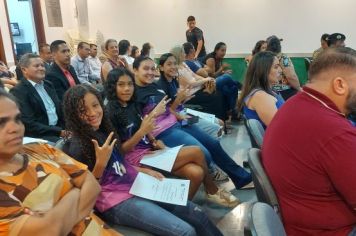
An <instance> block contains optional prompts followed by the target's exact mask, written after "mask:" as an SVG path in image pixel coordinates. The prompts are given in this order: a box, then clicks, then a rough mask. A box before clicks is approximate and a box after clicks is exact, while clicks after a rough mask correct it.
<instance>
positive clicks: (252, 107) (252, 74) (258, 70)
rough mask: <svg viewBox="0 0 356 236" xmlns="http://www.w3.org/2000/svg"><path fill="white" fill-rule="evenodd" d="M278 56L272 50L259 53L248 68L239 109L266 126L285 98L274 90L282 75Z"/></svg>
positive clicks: (247, 117) (247, 116) (249, 117)
mask: <svg viewBox="0 0 356 236" xmlns="http://www.w3.org/2000/svg"><path fill="white" fill-rule="evenodd" d="M281 73H282V70H281V67H280V65H279V61H278V58H277V57H276V55H275V54H274V53H272V52H259V53H257V54H256V55H255V56H254V57H253V59H252V61H251V63H250V65H249V67H248V68H247V72H246V77H245V81H244V85H243V87H242V92H241V96H240V98H239V102H238V109H239V110H240V111H242V112H243V113H244V114H245V117H246V119H256V120H258V121H260V122H261V124H262V126H263V127H264V128H266V127H267V126H268V125H269V123H270V122H271V120H272V118H273V116H274V115H275V114H276V112H277V110H278V108H279V107H281V106H282V105H283V103H284V100H283V98H282V97H281V96H280V95H279V94H277V93H275V92H274V91H273V90H272V86H273V85H274V84H278V81H279V79H280V77H281Z"/></svg>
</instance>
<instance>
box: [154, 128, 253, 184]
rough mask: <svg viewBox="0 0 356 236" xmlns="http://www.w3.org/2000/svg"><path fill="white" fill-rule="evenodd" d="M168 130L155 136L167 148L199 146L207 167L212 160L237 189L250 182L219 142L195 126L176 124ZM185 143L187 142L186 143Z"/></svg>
mask: <svg viewBox="0 0 356 236" xmlns="http://www.w3.org/2000/svg"><path fill="white" fill-rule="evenodd" d="M170 129H172V130H170ZM170 129H168V130H165V131H164V132H163V133H161V134H160V135H158V136H157V138H158V139H161V140H162V141H163V142H164V143H165V144H166V145H167V146H168V147H174V146H178V145H181V144H187V145H197V146H199V147H200V148H201V149H202V151H203V152H204V154H205V158H206V160H207V162H208V165H210V163H211V160H213V161H214V163H215V164H216V165H217V166H219V167H220V168H221V169H222V170H223V171H224V172H225V173H226V174H227V175H228V176H229V177H230V178H231V180H232V182H233V183H234V185H235V187H236V188H237V189H239V188H241V187H243V186H245V185H246V184H247V183H250V182H251V181H252V177H251V174H250V173H248V172H247V171H246V170H245V169H244V168H242V167H241V166H239V165H237V164H236V163H235V161H234V160H232V159H231V158H230V157H229V155H227V153H226V152H225V151H224V149H223V148H222V147H221V145H220V142H219V140H217V139H215V138H213V137H211V136H209V135H207V134H206V133H205V132H204V131H202V130H201V129H200V128H199V127H198V126H197V125H196V124H193V125H187V126H180V124H178V125H176V126H174V127H172V128H170ZM167 131H168V132H167ZM166 132H167V133H166ZM186 141H189V142H188V143H186ZM192 141H194V142H195V144H192V143H191V142H192ZM196 142H197V143H196ZM209 161H210V162H209Z"/></svg>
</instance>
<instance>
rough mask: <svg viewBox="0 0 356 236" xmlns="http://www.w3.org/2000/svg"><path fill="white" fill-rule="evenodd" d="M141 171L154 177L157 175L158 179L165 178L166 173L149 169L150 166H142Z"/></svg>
mask: <svg viewBox="0 0 356 236" xmlns="http://www.w3.org/2000/svg"><path fill="white" fill-rule="evenodd" d="M141 172H143V173H145V174H148V175H150V176H152V177H155V178H156V179H158V180H162V179H164V175H162V174H161V173H159V172H158V171H155V170H152V169H148V168H142V167H141Z"/></svg>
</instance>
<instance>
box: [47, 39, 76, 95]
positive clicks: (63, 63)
mask: <svg viewBox="0 0 356 236" xmlns="http://www.w3.org/2000/svg"><path fill="white" fill-rule="evenodd" d="M50 48H51V52H52V55H53V58H54V63H53V64H52V66H51V68H50V70H49V72H48V74H47V76H46V80H48V81H50V82H51V83H52V84H53V86H54V88H55V89H56V93H57V96H58V98H59V100H60V101H61V102H62V100H63V95H64V93H65V92H66V91H67V90H68V89H69V88H70V87H73V86H75V85H76V84H80V82H79V80H78V77H77V74H76V73H75V70H74V68H73V66H71V65H70V50H69V48H68V46H67V44H66V42H65V41H63V40H55V41H53V42H52V43H51V46H50Z"/></svg>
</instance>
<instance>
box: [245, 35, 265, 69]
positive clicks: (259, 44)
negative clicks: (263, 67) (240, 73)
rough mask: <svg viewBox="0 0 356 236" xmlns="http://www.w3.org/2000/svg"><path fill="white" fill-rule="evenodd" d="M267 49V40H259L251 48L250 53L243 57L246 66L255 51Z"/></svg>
mask: <svg viewBox="0 0 356 236" xmlns="http://www.w3.org/2000/svg"><path fill="white" fill-rule="evenodd" d="M266 49H267V42H266V41H265V40H259V41H258V42H257V43H256V45H255V47H254V48H253V50H252V54H251V55H248V56H247V57H245V61H246V65H247V66H248V65H249V64H250V62H251V61H252V58H253V56H254V55H256V53H259V52H264V51H266Z"/></svg>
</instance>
